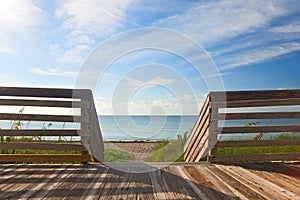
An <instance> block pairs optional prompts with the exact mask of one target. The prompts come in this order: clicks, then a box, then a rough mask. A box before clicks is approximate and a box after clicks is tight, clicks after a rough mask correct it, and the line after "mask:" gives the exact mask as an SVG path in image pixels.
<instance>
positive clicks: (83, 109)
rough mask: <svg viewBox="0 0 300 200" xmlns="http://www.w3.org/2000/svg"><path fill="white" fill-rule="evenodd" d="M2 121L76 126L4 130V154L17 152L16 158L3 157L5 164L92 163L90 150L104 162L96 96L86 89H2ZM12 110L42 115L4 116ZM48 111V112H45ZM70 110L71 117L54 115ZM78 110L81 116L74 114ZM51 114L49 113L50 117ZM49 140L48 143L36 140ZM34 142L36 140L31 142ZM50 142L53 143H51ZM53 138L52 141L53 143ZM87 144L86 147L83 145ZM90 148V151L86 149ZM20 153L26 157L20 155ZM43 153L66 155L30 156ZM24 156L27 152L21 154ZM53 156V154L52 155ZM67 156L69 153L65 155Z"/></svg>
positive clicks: (0, 144)
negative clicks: (73, 138)
mask: <svg viewBox="0 0 300 200" xmlns="http://www.w3.org/2000/svg"><path fill="white" fill-rule="evenodd" d="M0 106H1V107H2V111H1V108H0V120H1V121H2V122H3V121H7V120H11V121H14V122H23V123H25V122H26V121H27V123H30V122H33V121H34V122H44V123H45V122H48V124H49V123H56V122H63V124H64V123H69V124H72V125H73V126H72V128H68V129H64V128H63V127H61V128H48V127H34V128H32V129H29V128H27V129H26V128H22V126H20V124H19V125H17V126H16V127H11V128H6V129H5V128H3V127H0V128H1V130H0V136H1V141H0V150H1V151H4V152H5V151H7V150H10V151H13V152H14V154H12V153H9V154H5V153H4V154H0V163H1V162H83V163H84V162H88V161H89V160H90V156H89V154H88V150H90V151H91V152H92V153H93V154H95V155H97V156H96V159H97V160H99V161H103V148H104V146H103V141H102V136H101V131H100V127H99V123H98V118H97V114H96V111H95V106H94V101H93V96H92V92H91V91H90V90H85V89H75V90H72V89H50V88H16V87H0ZM9 106H13V107H23V108H24V110H25V113H26V110H28V109H30V108H31V109H32V108H35V110H37V109H39V110H46V111H40V112H42V114H40V112H39V114H25V113H23V112H20V113H7V112H6V113H3V109H8V107H9ZM45 108H48V109H45ZM59 109H68V110H70V112H71V113H69V114H65V113H64V115H62V114H61V113H59V111H57V112H58V113H55V114H53V110H59ZM76 109H77V110H78V113H76V111H75V112H74V110H76ZM47 112H48V113H47ZM37 137H47V138H48V139H41V138H40V139H36V138H37ZM58 137H77V138H78V140H77V141H76V142H70V141H64V142H61V141H58V139H57V140H53V138H58ZM30 138H33V140H32V141H31V142H30ZM49 138H50V139H49ZM51 138H52V139H51ZM83 144H84V145H83ZM86 147H87V148H86ZM18 150H31V151H25V152H26V153H22V154H20V153H16V152H18ZM40 150H46V151H44V152H49V151H48V150H56V151H62V153H59V154H58V153H55V154H49V153H45V154H44V153H43V154H41V153H39V154H37V153H30V154H28V152H42V151H40ZM21 152H24V151H21ZM50 152H51V151H50ZM65 152H67V153H65Z"/></svg>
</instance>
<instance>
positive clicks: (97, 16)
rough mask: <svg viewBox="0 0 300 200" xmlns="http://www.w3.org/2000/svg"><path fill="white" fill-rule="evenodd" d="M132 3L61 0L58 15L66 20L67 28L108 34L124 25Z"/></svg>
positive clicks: (100, 0) (103, 34)
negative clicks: (127, 11) (128, 8)
mask: <svg viewBox="0 0 300 200" xmlns="http://www.w3.org/2000/svg"><path fill="white" fill-rule="evenodd" d="M130 3H131V0H123V1H118V0H110V1H102V0H89V1H85V0H66V1H61V4H60V6H59V7H58V9H57V10H56V16H57V17H58V18H59V19H63V20H64V21H63V25H64V27H66V28H67V29H70V30H81V31H85V32H86V33H88V34H93V35H98V36H106V35H109V34H112V33H114V32H115V31H116V30H117V29H118V28H122V27H123V24H124V22H125V17H126V15H125V10H126V8H127V7H128V6H129V4H130Z"/></svg>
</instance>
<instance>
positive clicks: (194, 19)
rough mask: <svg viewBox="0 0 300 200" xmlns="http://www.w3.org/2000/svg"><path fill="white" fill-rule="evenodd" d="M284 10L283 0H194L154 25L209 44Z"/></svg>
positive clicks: (247, 29) (240, 32) (256, 26)
mask: <svg viewBox="0 0 300 200" xmlns="http://www.w3.org/2000/svg"><path fill="white" fill-rule="evenodd" d="M286 12H287V11H286V9H285V2H283V1H271V0H266V1H259V0H254V1H251V2H247V3H245V2H244V1H242V0H227V1H211V2H201V3H195V4H194V5H193V6H192V7H191V8H190V9H187V10H186V11H185V12H184V13H182V14H177V15H173V16H171V17H168V18H166V19H161V20H159V21H157V22H155V23H154V25H157V26H164V27H170V28H171V27H174V28H175V29H178V30H181V31H183V32H186V33H187V34H189V35H191V36H192V37H193V38H196V39H197V40H198V41H199V42H200V43H201V44H204V45H205V46H210V45H212V44H214V43H215V42H218V41H222V40H224V39H227V38H232V37H236V36H239V35H240V34H243V33H245V32H249V31H253V30H255V29H258V28H260V27H263V26H265V25H266V24H267V23H269V22H270V21H271V20H272V19H273V18H274V17H276V16H280V15H283V14H284V13H286Z"/></svg>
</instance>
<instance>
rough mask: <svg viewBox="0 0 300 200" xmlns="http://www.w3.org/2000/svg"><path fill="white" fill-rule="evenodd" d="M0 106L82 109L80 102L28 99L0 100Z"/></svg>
mask: <svg viewBox="0 0 300 200" xmlns="http://www.w3.org/2000/svg"><path fill="white" fill-rule="evenodd" d="M0 105H4V106H39V107H63V108H80V107H81V106H82V103H81V102H80V101H55V100H53V101H50V100H47V101H46V100H27V99H22V100H21V99H0Z"/></svg>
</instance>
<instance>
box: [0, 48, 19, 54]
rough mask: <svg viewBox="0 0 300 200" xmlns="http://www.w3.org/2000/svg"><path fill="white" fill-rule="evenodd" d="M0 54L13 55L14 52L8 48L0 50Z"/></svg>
mask: <svg viewBox="0 0 300 200" xmlns="http://www.w3.org/2000/svg"><path fill="white" fill-rule="evenodd" d="M0 53H6V54H15V53H16V52H15V51H14V50H12V49H9V48H0Z"/></svg>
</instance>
